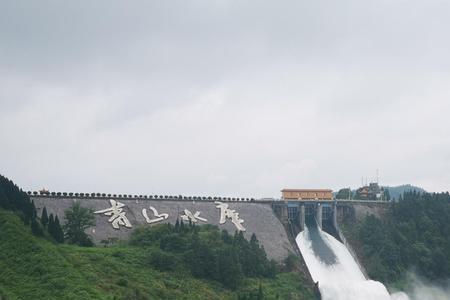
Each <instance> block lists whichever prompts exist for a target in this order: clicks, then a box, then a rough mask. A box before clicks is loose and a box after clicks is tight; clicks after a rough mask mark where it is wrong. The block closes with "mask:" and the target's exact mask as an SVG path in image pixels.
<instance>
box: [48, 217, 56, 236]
mask: <svg viewBox="0 0 450 300" xmlns="http://www.w3.org/2000/svg"><path fill="white" fill-rule="evenodd" d="M47 231H48V233H49V234H50V236H51V237H53V236H54V235H55V218H54V217H53V214H50V217H49V218H48V226H47Z"/></svg>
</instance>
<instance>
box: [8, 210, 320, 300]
mask: <svg viewBox="0 0 450 300" xmlns="http://www.w3.org/2000/svg"><path fill="white" fill-rule="evenodd" d="M149 255H151V249H143V248H137V247H131V246H117V247H112V248H101V247H94V248H82V247H77V246H70V245H55V244H53V243H51V242H49V241H47V240H45V239H41V238H36V237H34V236H33V235H31V233H30V231H29V229H28V228H27V227H25V226H24V225H23V224H22V222H21V221H20V220H19V219H18V218H17V217H16V216H15V215H14V214H13V213H11V212H6V211H4V210H1V209H0V298H1V296H2V295H3V296H6V297H7V299H71V300H72V299H74V300H75V299H83V300H85V299H236V298H237V296H236V293H234V292H232V291H230V290H227V289H224V288H223V287H222V286H221V285H220V284H217V283H214V282H205V281H202V280H197V279H194V278H193V277H192V276H191V275H190V274H189V273H187V271H185V270H177V271H176V272H159V271H157V270H154V269H152V268H151V267H150V266H149V264H148V263H147V261H148V257H149ZM260 282H261V284H262V286H263V289H264V293H265V295H266V296H267V299H275V298H276V297H277V296H278V297H279V299H313V293H312V291H311V290H310V289H308V288H305V286H304V285H303V283H302V282H304V279H302V278H301V277H300V275H299V274H298V273H282V274H280V275H278V276H277V279H275V280H268V279H263V280H261V281H260V280H258V279H246V282H245V284H244V285H243V287H242V288H241V292H242V291H248V290H256V289H257V288H258V286H259V283H260Z"/></svg>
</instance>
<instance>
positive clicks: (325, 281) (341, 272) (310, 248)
mask: <svg viewBox="0 0 450 300" xmlns="http://www.w3.org/2000/svg"><path fill="white" fill-rule="evenodd" d="M296 242H297V245H298V247H299V248H300V251H301V252H302V255H303V258H304V259H305V262H306V265H307V266H308V269H309V272H310V273H311V276H312V278H313V280H314V281H315V282H319V289H320V293H321V294H322V299H323V300H410V298H409V297H408V296H407V295H406V294H405V293H402V292H399V293H395V294H392V295H390V294H389V292H388V290H387V289H386V287H385V286H384V285H383V284H382V283H381V282H378V281H373V280H367V279H366V278H365V276H364V274H363V273H362V272H361V270H360V268H359V266H358V264H357V263H356V262H355V260H354V259H353V257H352V256H351V254H350V252H349V251H348V250H347V248H346V247H345V245H344V244H342V243H341V242H339V241H338V240H336V239H335V238H334V237H333V236H331V235H329V234H328V233H326V232H324V231H322V230H320V229H318V228H317V227H316V226H309V227H306V228H305V230H304V231H302V232H301V233H299V234H298V236H297V238H296Z"/></svg>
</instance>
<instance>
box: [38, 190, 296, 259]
mask: <svg viewBox="0 0 450 300" xmlns="http://www.w3.org/2000/svg"><path fill="white" fill-rule="evenodd" d="M31 199H32V200H33V201H34V203H35V205H36V208H37V211H38V216H40V215H41V213H42V209H43V208H44V206H45V207H46V208H47V211H48V213H49V214H50V213H53V214H56V215H58V218H59V219H60V220H61V221H62V222H64V211H65V210H66V209H68V208H69V207H71V206H72V205H73V203H74V202H79V203H80V204H81V205H82V206H83V207H87V208H92V209H93V210H94V211H98V210H103V209H106V208H110V207H111V204H110V202H109V199H110V198H75V197H67V198H63V197H59V198H57V197H48V196H31ZM117 201H119V202H120V203H123V204H124V205H125V206H124V207H123V212H125V213H126V217H127V218H128V220H129V221H130V223H131V225H132V226H133V228H132V229H128V228H126V227H124V226H120V229H114V228H113V227H112V225H111V223H109V222H108V219H109V217H108V216H105V215H103V214H95V218H96V226H95V227H94V228H91V229H90V230H89V234H90V235H91V236H92V238H93V240H94V242H96V243H98V242H100V241H101V240H103V239H107V238H114V237H116V238H119V239H127V238H128V237H129V235H130V234H131V232H132V230H133V229H135V228H137V227H139V226H152V225H149V224H147V223H146V221H145V218H144V216H143V214H142V209H144V208H145V209H146V210H147V214H148V216H149V217H150V218H154V217H153V213H152V211H151V210H150V206H153V207H154V208H156V210H157V211H158V213H159V214H162V213H167V214H169V217H168V218H167V220H164V221H162V222H161V223H163V222H170V223H172V224H174V223H175V222H176V219H177V217H180V216H181V215H183V214H184V209H187V210H189V211H191V212H192V213H195V212H196V211H199V212H200V217H202V218H205V219H207V220H208V222H207V224H213V225H217V226H218V227H219V228H220V229H226V230H227V231H228V232H229V233H230V234H234V232H235V231H236V226H235V225H234V224H233V223H232V222H231V220H230V219H227V220H226V223H225V224H219V220H220V209H218V208H216V204H215V203H214V201H205V200H202V201H183V200H179V201H165V200H146V199H118V200H117ZM224 203H227V204H228V205H229V208H230V209H234V210H236V212H238V213H239V217H240V218H241V219H243V220H244V223H242V225H243V226H244V227H245V229H246V231H245V232H244V236H245V237H246V238H247V239H250V236H251V235H252V233H255V234H256V236H257V238H258V240H259V241H260V243H261V244H262V245H263V246H264V248H265V250H266V252H267V256H268V257H269V258H271V259H275V260H276V261H282V260H283V259H284V258H286V257H287V255H288V254H289V252H294V249H293V247H292V245H291V244H290V242H289V240H288V237H287V234H286V231H285V229H284V227H283V225H282V224H281V222H280V221H279V220H278V218H277V217H276V216H275V214H274V213H273V211H272V208H271V203H257V202H242V203H240V202H224ZM157 224H158V223H157ZM197 224H199V225H201V224H206V223H205V222H202V221H199V222H198V223H197Z"/></svg>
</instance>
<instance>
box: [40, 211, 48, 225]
mask: <svg viewBox="0 0 450 300" xmlns="http://www.w3.org/2000/svg"><path fill="white" fill-rule="evenodd" d="M41 224H42V225H43V226H44V227H45V228H47V225H48V215H47V208H46V207H45V206H44V209H43V210H42V215H41Z"/></svg>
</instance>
